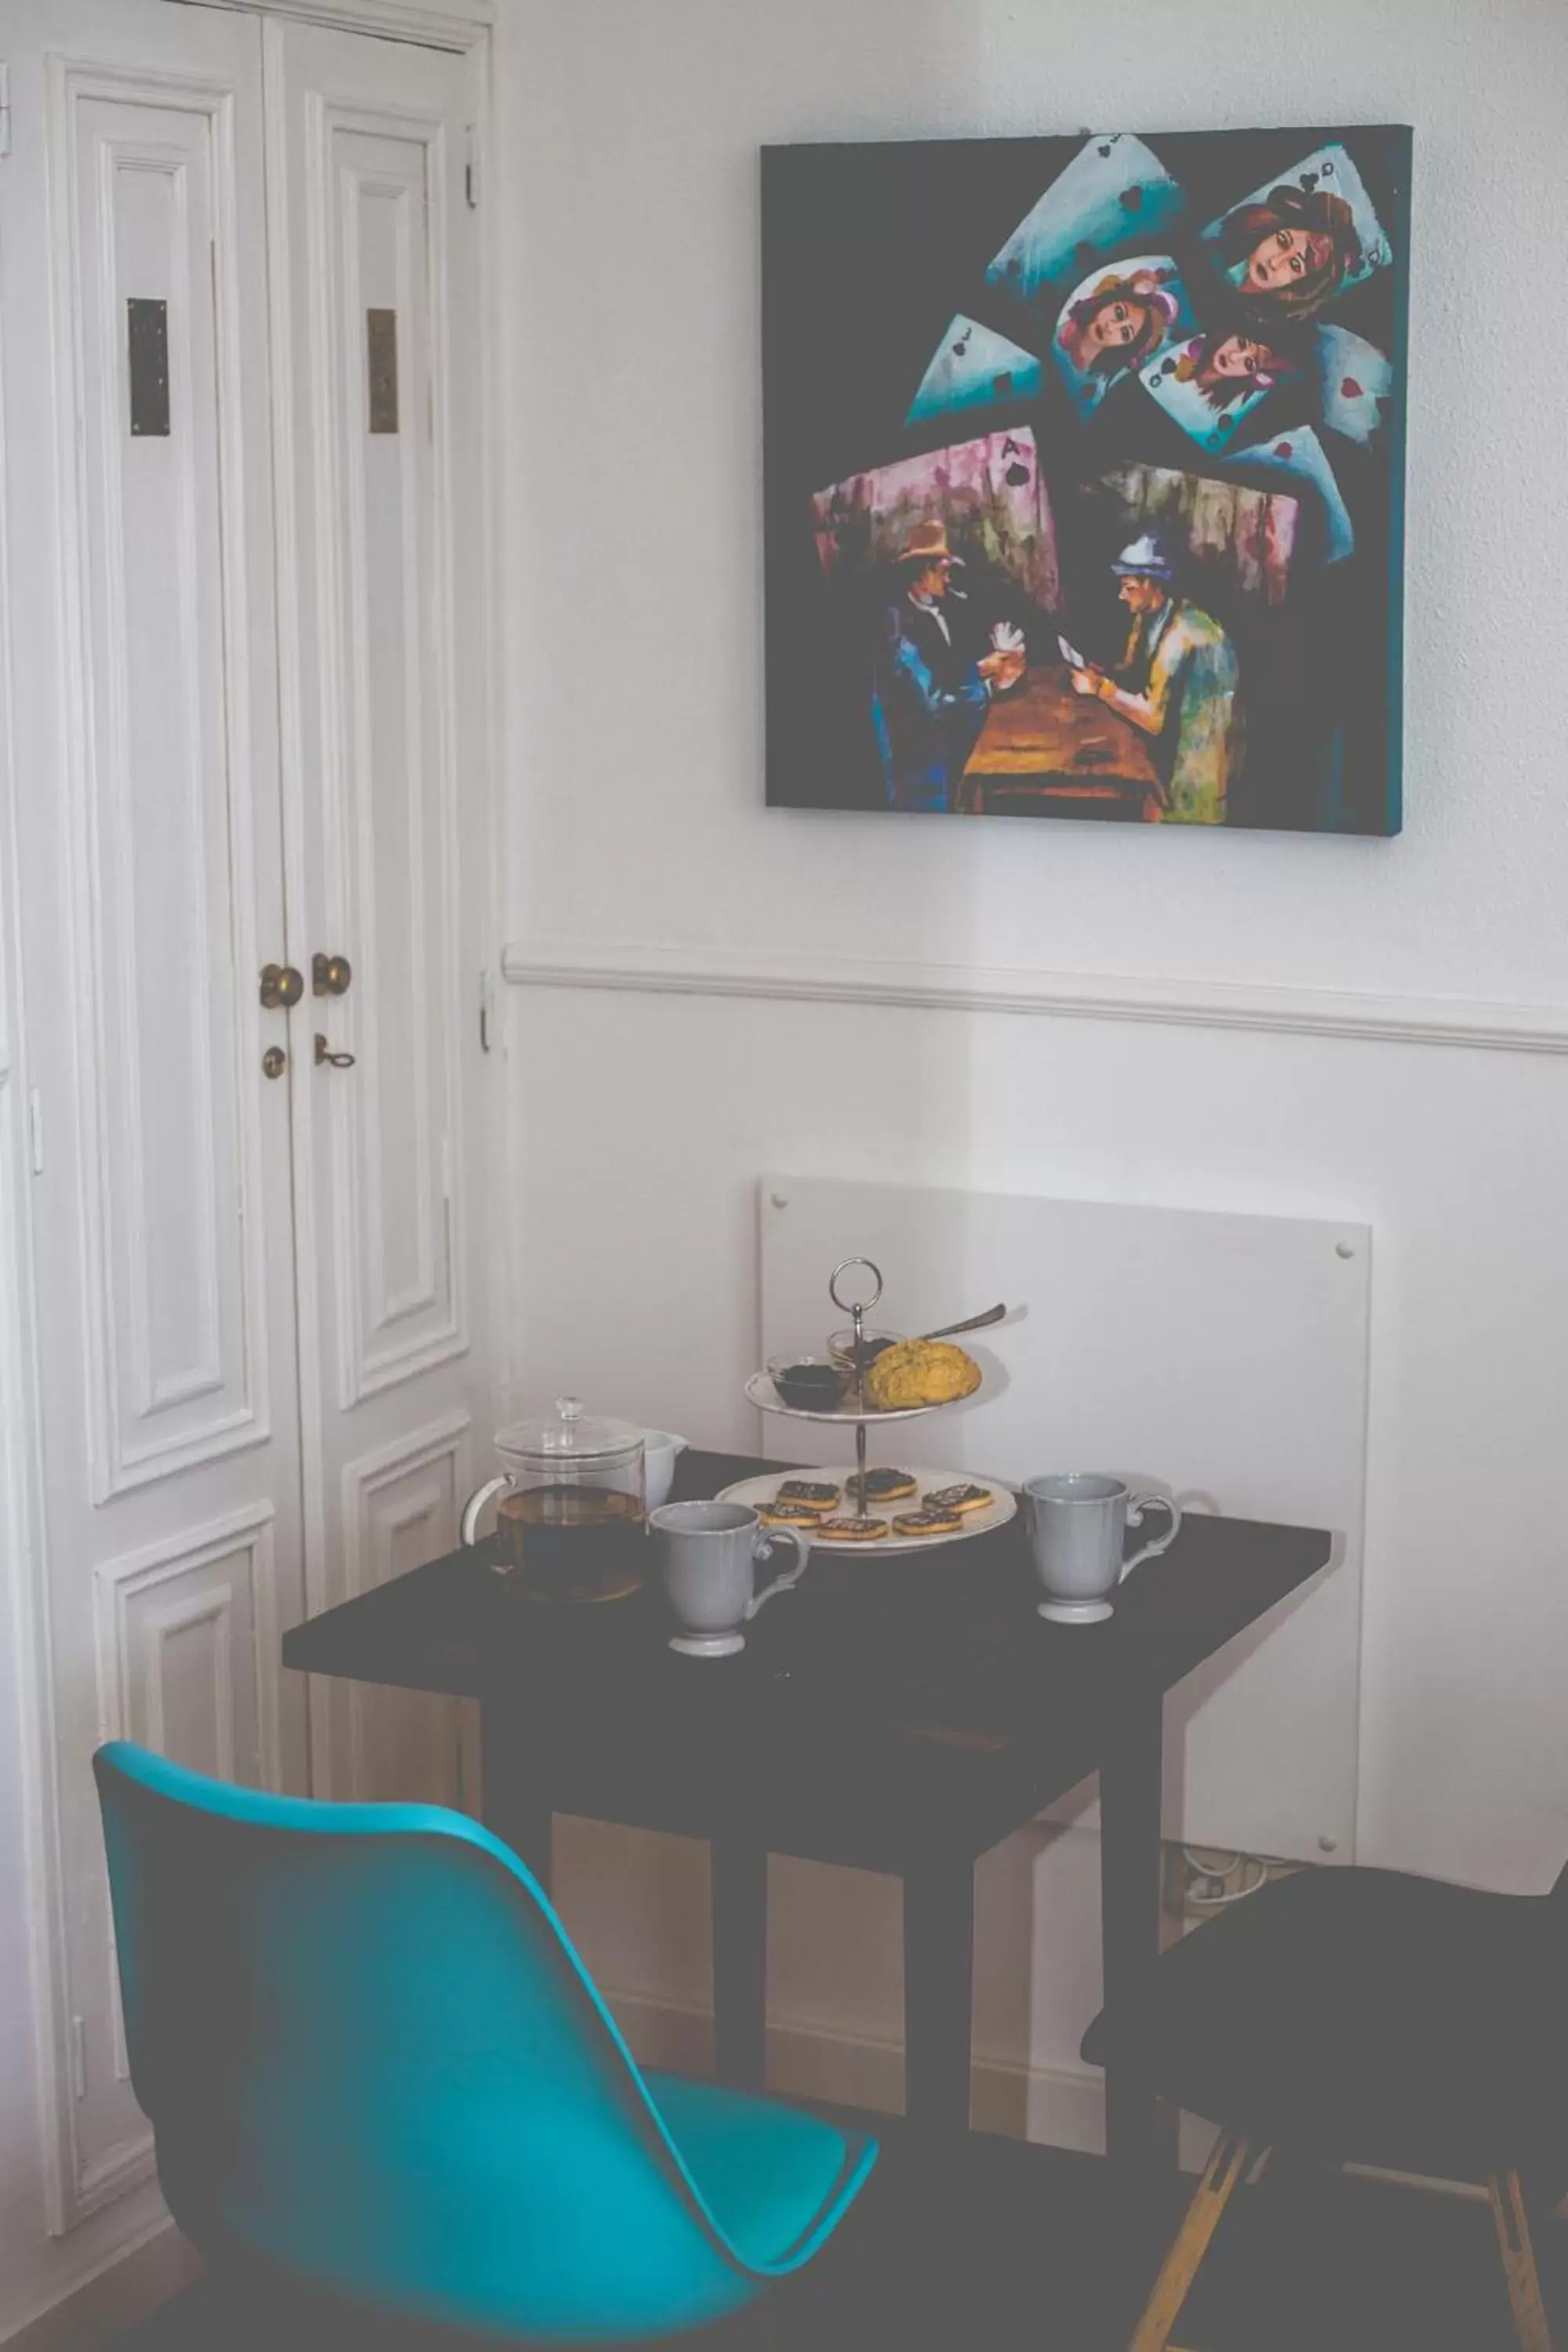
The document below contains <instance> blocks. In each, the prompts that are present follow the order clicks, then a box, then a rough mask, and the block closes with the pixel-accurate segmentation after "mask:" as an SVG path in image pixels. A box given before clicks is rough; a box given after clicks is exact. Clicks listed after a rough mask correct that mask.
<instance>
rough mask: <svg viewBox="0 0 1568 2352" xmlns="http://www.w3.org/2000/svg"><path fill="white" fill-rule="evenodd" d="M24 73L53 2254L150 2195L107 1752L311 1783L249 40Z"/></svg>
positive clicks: (174, 28) (25, 723) (85, 10)
mask: <svg viewBox="0 0 1568 2352" xmlns="http://www.w3.org/2000/svg"><path fill="white" fill-rule="evenodd" d="M5 48H6V55H7V58H8V60H9V62H10V66H11V75H12V100H13V125H14V149H13V153H12V156H11V159H10V162H9V163H7V164H6V165H5V166H4V167H3V168H4V171H5V175H6V178H5V194H4V204H5V220H4V227H5V240H4V242H5V277H4V280H3V286H0V291H3V299H4V325H5V334H4V360H3V364H4V368H5V403H6V406H5V413H6V426H7V435H8V444H9V446H8V450H7V457H6V490H7V513H6V522H7V545H6V555H7V563H8V568H9V585H10V591H11V611H12V628H13V646H12V652H13V661H14V675H15V680H16V760H17V769H18V782H19V790H18V793H17V800H18V804H19V835H20V840H19V856H20V869H21V875H22V880H23V888H22V892H21V898H22V930H23V941H24V972H25V990H26V1006H25V1028H26V1060H27V1066H26V1081H27V1084H28V1086H29V1087H30V1088H32V1089H35V1090H36V1096H37V1171H38V1172H37V1174H36V1176H35V1178H34V1180H33V1208H34V1230H35V1235H36V1249H37V1291H38V1298H39V1324H40V1359H41V1360H40V1364H39V1373H40V1381H39V1385H40V1391H41V1398H42V1407H43V1422H44V1457H45V1477H44V1502H45V1527H44V1537H45V1542H46V1546H47V1577H48V1582H49V1596H48V1608H47V1618H48V1634H49V1641H50V1643H51V1646H52V1654H53V1710H54V1724H53V1747H54V1756H55V1759H56V1760H57V1764H58V1798H59V1803H58V1831H59V1848H58V1861H59V1874H58V1886H57V1889H56V1893H57V1898H58V1899H57V1907H56V1916H57V1918H58V1922H59V1927H58V1966H57V1972H56V1985H55V1990H56V1994H57V1998H58V2015H57V2025H58V2046H57V2048H56V2050H55V2052H54V2053H53V2056H54V2060H55V2067H54V2083H53V2087H54V2090H55V2093H56V2098H55V2121H56V2124H57V2126H58V2130H57V2134H56V2151H55V2152H56V2154H57V2156H58V2179H57V2180H56V2182H55V2183H54V2189H55V2204H56V2213H55V2217H54V2218H55V2221H56V2225H57V2226H61V2225H64V2224H67V2223H68V2222H69V2221H73V2220H76V2219H79V2218H80V2216H81V2215H82V2214H84V2213H85V2212H88V2211H89V2210H92V2209H93V2208H94V2207H95V2206H96V2205H99V2204H101V2203H103V2202H105V2201H106V2200H108V2199H109V2198H110V2197H112V2196H114V2195H115V2194H117V2193H119V2192H120V2191H121V2190H122V2189H125V2188H126V2187H128V2186H129V2185H130V2183H131V2182H132V2180H134V2179H138V2178H140V2177H142V2175H143V2174H144V2173H145V2172H146V2171H147V2170H149V2169H150V2135H149V2133H148V2129H147V2126H146V2125H145V2123H144V2121H143V2120H142V2116H140V2114H139V2113H138V2111H137V2109H136V2107H135V2105H134V2103H133V2101H132V2095H131V2090H130V2084H129V2081H128V2069H127V2064H126V2058H125V2053H124V2048H123V2043H122V2040H121V2035H120V2032H119V2029H118V2024H117V2011H116V2004H115V2000H114V1998H113V1992H112V1982H113V1971H112V1956H111V1951H110V1921H109V1914H108V1906H107V1902H106V1890H105V1882H104V1873H103V1866H102V1849H101V1842H100V1832H99V1824H98V1817H97V1808H96V1804H95V1801H94V1793H93V1789H92V1783H91V1779H90V1773H89V1759H90V1756H91V1751H92V1748H93V1747H94V1745H95V1742H96V1741H97V1739H98V1738H100V1737H101V1736H104V1735H108V1734H112V1733H117V1732H118V1733H124V1734H126V1735H129V1736H130V1737H132V1738H137V1739H141V1740H144V1741H146V1742H148V1743H149V1744H150V1745H152V1746H153V1747H155V1748H162V1749H163V1750H164V1751H165V1752H167V1753H169V1754H172V1755H174V1756H176V1757H178V1758H181V1759H184V1760H185V1761H187V1762H189V1763H192V1764H194V1765H196V1766H198V1767H202V1768H205V1769H211V1770H214V1771H216V1772H219V1773H222V1774H224V1775H225V1776H226V1777H232V1778H235V1779H237V1780H247V1781H252V1782H261V1783H267V1784H272V1785H277V1784H279V1783H292V1784H294V1785H300V1783H301V1781H302V1778H303V1773H304V1766H305V1759H304V1746H305V1741H304V1728H305V1726H304V1710H303V1707H302V1705H301V1703H300V1696H299V1693H298V1690H297V1688H292V1687H290V1683H291V1682H292V1679H293V1678H289V1677H284V1676H283V1675H281V1673H280V1671H279V1663H278V1644H279V1634H280V1633H281V1631H282V1630H283V1628H284V1627H285V1626H286V1625H288V1624H289V1622H291V1621H292V1620H293V1619H294V1618H295V1617H297V1616H298V1614H299V1613H300V1610H301V1606H302V1597H303V1595H302V1580H301V1574H300V1564H301V1555H302V1547H301V1530H300V1500H299V1497H300V1465H299V1434H298V1431H299V1423H298V1408H297V1392H296V1362H295V1359H296V1327H295V1311H294V1268H293V1241H292V1230H291V1207H290V1161H289V1152H290V1139H289V1084H288V1079H287V1076H286V1075H285V1076H284V1077H282V1078H280V1079H278V1080H269V1079H268V1078H267V1077H266V1076H263V1072H262V1056H263V1053H264V1051H265V1050H266V1049H267V1048H268V1046H271V1045H278V1046H279V1047H282V1048H284V1049H288V1048H289V1045H290V1043H291V1041H290V1039H289V1034H288V1030H289V1021H288V1019H287V1017H286V1016H285V1015H284V1014H282V1013H265V1012H263V1011H262V1010H261V1007H260V1005H259V1003H258V967H259V966H260V965H261V964H262V963H263V962H265V961H268V960H272V959H278V960H280V959H281V957H282V955H283V951H284V920H283V878H282V871H281V849H280V837H279V782H278V772H277V770H278V752H277V740H276V730H277V679H276V672H275V662H274V648H275V642H276V616H275V611H274V603H273V575H272V561H273V558H272V545H271V488H272V486H271V459H270V451H269V413H268V348H267V346H268V320H267V311H266V287H267V256H266V241H265V210H264V188H263V170H264V127H263V112H262V74H261V33H260V27H259V26H258V24H257V22H256V21H255V20H254V19H253V18H250V17H247V16H238V15H230V14H226V13H222V12H219V11H216V10H208V9H205V8H190V7H175V6H170V5H162V0H47V5H36V0H15V5H11V6H9V7H8V8H7V10H6V21H5ZM294 1026H295V1027H296V1028H298V1027H299V1026H300V1018H299V1016H298V1015H297V1014H296V1015H295V1016H294ZM197 1899H199V1897H198V1898H197Z"/></svg>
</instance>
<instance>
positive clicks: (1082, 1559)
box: [1024, 1470, 1182, 1625]
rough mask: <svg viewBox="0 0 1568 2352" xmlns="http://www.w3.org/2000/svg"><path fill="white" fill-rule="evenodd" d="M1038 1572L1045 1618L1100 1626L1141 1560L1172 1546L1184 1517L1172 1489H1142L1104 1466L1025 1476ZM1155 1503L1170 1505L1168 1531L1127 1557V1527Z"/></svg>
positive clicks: (1166, 1508)
mask: <svg viewBox="0 0 1568 2352" xmlns="http://www.w3.org/2000/svg"><path fill="white" fill-rule="evenodd" d="M1024 1496H1025V1499H1026V1503H1027V1505H1028V1510H1029V1538H1030V1541H1031V1543H1032V1545H1033V1547H1034V1554H1035V1574H1036V1577H1037V1580H1038V1581H1039V1584H1040V1588H1041V1590H1042V1591H1043V1592H1044V1593H1045V1596H1046V1597H1045V1599H1044V1600H1043V1601H1040V1602H1039V1603H1038V1604H1037V1606H1038V1608H1039V1612H1040V1615H1041V1616H1042V1617H1049V1618H1052V1619H1054V1620H1055V1621H1056V1622H1057V1623H1058V1624H1062V1625H1093V1624H1097V1623H1099V1622H1100V1620H1102V1619H1103V1618H1106V1617H1109V1616H1110V1613H1111V1605H1110V1596H1111V1594H1112V1593H1113V1592H1114V1591H1115V1590H1116V1588H1117V1586H1118V1585H1119V1584H1120V1583H1121V1580H1122V1578H1123V1577H1124V1576H1126V1575H1127V1574H1128V1573H1129V1572H1130V1571H1131V1570H1132V1569H1135V1568H1136V1567H1137V1566H1138V1563H1139V1561H1140V1560H1144V1559H1153V1558H1154V1557H1155V1555H1156V1554H1157V1553H1159V1552H1163V1551H1168V1550H1169V1549H1170V1548H1171V1546H1172V1544H1173V1543H1174V1541H1175V1539H1176V1532H1177V1529H1178V1528H1180V1526H1181V1524H1182V1513H1181V1507H1180V1505H1179V1504H1176V1503H1173V1501H1172V1500H1171V1497H1170V1496H1169V1495H1159V1494H1148V1495H1135V1494H1133V1493H1132V1492H1131V1488H1130V1487H1128V1486H1126V1485H1125V1484H1124V1482H1123V1481H1122V1480H1121V1479H1120V1478H1112V1477H1110V1476H1108V1475H1105V1474H1104V1473H1102V1472H1100V1471H1097V1470H1068V1471H1061V1472H1058V1473H1055V1474H1052V1475H1047V1476H1042V1477H1038V1478H1026V1480H1025V1481H1024ZM1151 1505H1157V1506H1158V1507H1159V1508H1160V1509H1161V1510H1162V1511H1169V1513H1170V1515H1171V1525H1170V1528H1169V1530H1168V1531H1167V1533H1166V1534H1164V1535H1163V1536H1160V1537H1158V1538H1156V1539H1155V1541H1154V1542H1152V1543H1146V1544H1145V1545H1144V1546H1143V1548H1142V1550H1141V1551H1135V1552H1134V1553H1133V1554H1132V1555H1131V1558H1130V1559H1123V1558H1122V1550H1123V1547H1124V1545H1125V1543H1126V1539H1127V1529H1128V1528H1130V1527H1132V1528H1136V1527H1139V1526H1141V1525H1142V1518H1143V1514H1144V1512H1145V1511H1146V1510H1148V1509H1149V1507H1150V1506H1151Z"/></svg>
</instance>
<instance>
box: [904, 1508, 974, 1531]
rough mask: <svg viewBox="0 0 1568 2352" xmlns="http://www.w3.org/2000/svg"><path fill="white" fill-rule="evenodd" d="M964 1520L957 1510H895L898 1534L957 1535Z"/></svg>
mask: <svg viewBox="0 0 1568 2352" xmlns="http://www.w3.org/2000/svg"><path fill="white" fill-rule="evenodd" d="M962 1527H963V1519H962V1518H961V1517H960V1516H959V1514H958V1513H957V1512H956V1511H931V1510H920V1511H895V1512H894V1514H893V1533H894V1534H895V1535H896V1536H955V1535H957V1533H958V1532H959V1530H960V1528H962Z"/></svg>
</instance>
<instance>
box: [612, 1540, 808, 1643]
mask: <svg viewBox="0 0 1568 2352" xmlns="http://www.w3.org/2000/svg"><path fill="white" fill-rule="evenodd" d="M648 1525H649V1527H650V1528H652V1529H653V1532H654V1534H655V1536H656V1537H657V1538H658V1548H659V1557H660V1565H661V1568H662V1570H663V1575H664V1590H665V1594H666V1597H667V1599H668V1602H669V1606H670V1609H671V1611H672V1612H673V1614H674V1616H675V1619H676V1622H677V1623H678V1624H679V1627H680V1631H679V1633H672V1634H671V1635H670V1640H669V1646H670V1648H671V1649H672V1650H679V1651H680V1652H681V1654H683V1655H684V1656H686V1657H689V1658H729V1657H732V1656H733V1655H734V1654H735V1652H736V1651H737V1650H743V1649H744V1648H745V1646H746V1637H745V1635H744V1633H742V1631H741V1628H742V1625H749V1624H750V1623H751V1622H752V1618H753V1617H754V1616H755V1615H756V1613H757V1612H758V1610H759V1609H761V1608H762V1606H763V1603H764V1602H765V1601H771V1600H772V1599H773V1596H774V1594H775V1593H778V1592H787V1591H789V1590H790V1588H791V1586H792V1585H795V1584H798V1583H799V1582H800V1580H801V1578H802V1577H803V1576H804V1575H805V1563H806V1561H807V1560H808V1559H810V1557H811V1550H810V1547H809V1545H807V1544H806V1543H805V1541H804V1540H803V1539H802V1538H801V1537H799V1536H798V1535H796V1533H795V1529H794V1528H764V1527H763V1523H762V1521H761V1519H759V1518H758V1517H757V1515H756V1513H755V1511H753V1510H752V1507H751V1506H750V1505H749V1504H747V1503H666V1504H664V1505H663V1506H662V1507H660V1508H659V1509H658V1510H657V1511H654V1512H651V1513H650V1514H649V1517H648ZM778 1552H786V1553H788V1554H789V1555H790V1557H791V1558H792V1559H793V1560H794V1562H795V1565H794V1567H793V1568H791V1569H789V1570H786V1571H785V1573H784V1575H783V1576H777V1577H775V1578H774V1579H773V1582H772V1583H771V1584H765V1585H764V1586H763V1590H762V1591H760V1592H759V1591H757V1590H756V1569H757V1567H758V1565H759V1563H761V1562H763V1561H764V1560H767V1559H771V1558H772V1557H773V1555H775V1554H776V1553H778Z"/></svg>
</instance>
